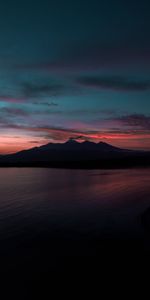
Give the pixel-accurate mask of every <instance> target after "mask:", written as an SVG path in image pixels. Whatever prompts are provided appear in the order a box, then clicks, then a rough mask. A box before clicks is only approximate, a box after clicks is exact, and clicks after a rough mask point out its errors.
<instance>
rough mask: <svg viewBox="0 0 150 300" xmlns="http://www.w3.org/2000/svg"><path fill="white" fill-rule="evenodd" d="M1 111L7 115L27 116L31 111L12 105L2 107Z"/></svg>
mask: <svg viewBox="0 0 150 300" xmlns="http://www.w3.org/2000/svg"><path fill="white" fill-rule="evenodd" d="M0 113H4V114H6V115H12V116H23V117H26V116H28V115H29V112H27V111H25V110H23V109H20V108H12V107H3V108H1V109H0Z"/></svg>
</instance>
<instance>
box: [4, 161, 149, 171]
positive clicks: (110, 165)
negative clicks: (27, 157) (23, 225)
mask: <svg viewBox="0 0 150 300" xmlns="http://www.w3.org/2000/svg"><path fill="white" fill-rule="evenodd" d="M0 168H55V169H83V170H86V169H87V170H88V169H89V170H91V169H93V170H94V169H95V170H96V169H99V170H100V169H106V170H107V169H112V170H115V169H132V168H150V161H146V160H144V161H143V160H140V161H135V160H134V159H129V160H126V159H124V160H107V161H105V160H102V161H88V162H87V161H71V162H70V161H68V162H66V161H65V162H1V163H0Z"/></svg>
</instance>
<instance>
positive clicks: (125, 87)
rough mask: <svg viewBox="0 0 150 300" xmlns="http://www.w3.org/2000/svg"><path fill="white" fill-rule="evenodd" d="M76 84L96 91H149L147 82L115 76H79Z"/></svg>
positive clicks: (149, 86)
mask: <svg viewBox="0 0 150 300" xmlns="http://www.w3.org/2000/svg"><path fill="white" fill-rule="evenodd" d="M76 82H77V83H79V84H81V85H83V86H85V87H92V88H98V89H111V90H115V91H116V90H118V91H128V92H129V91H139V92H142V91H146V90H149V89H150V82H149V81H136V80H130V79H128V78H124V77H115V76H104V77H102V76H101V77H100V76H80V77H79V78H77V80H76Z"/></svg>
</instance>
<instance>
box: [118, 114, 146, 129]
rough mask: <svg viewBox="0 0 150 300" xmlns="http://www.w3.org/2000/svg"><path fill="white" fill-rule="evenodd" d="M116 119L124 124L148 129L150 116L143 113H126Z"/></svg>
mask: <svg viewBox="0 0 150 300" xmlns="http://www.w3.org/2000/svg"><path fill="white" fill-rule="evenodd" d="M118 120H120V121H121V123H122V124H123V125H126V126H131V127H134V128H141V129H144V130H150V116H146V115H144V114H132V115H126V116H122V117H120V118H119V119H118Z"/></svg>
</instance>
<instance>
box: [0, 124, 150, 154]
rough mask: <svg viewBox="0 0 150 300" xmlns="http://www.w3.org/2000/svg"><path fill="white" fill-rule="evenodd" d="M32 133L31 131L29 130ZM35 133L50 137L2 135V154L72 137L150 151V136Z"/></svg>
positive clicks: (62, 132) (49, 131)
mask: <svg viewBox="0 0 150 300" xmlns="http://www.w3.org/2000/svg"><path fill="white" fill-rule="evenodd" d="M28 130H29V131H30V132H31V129H30V128H29V129H28ZM32 131H33V132H41V133H42V132H45V133H46V134H49V136H50V137H46V138H45V139H44V138H42V137H40V138H39V137H37V136H36V137H35V136H34V137H33V136H28V135H24V134H23V135H18V136H13V135H9V136H8V135H4V136H3V135H2V136H1V137H0V154H9V153H15V152H18V151H21V150H26V149H30V148H33V147H38V146H41V145H43V144H47V143H49V142H53V143H59V142H60V143H62V142H65V141H66V140H68V139H69V138H70V137H73V138H74V139H76V137H78V136H83V138H82V139H79V141H83V140H86V139H88V140H91V141H93V142H96V143H97V142H100V141H103V142H106V143H109V144H112V145H113V146H116V147H120V148H126V149H141V150H142V149H143V150H150V134H148V133H145V134H138V133H136V134H131V133H117V134H116V133H109V132H108V133H107V132H105V131H104V132H101V133H94V134H89V133H83V132H79V131H74V130H72V131H71V130H65V129H62V130H61V129H47V128H40V129H39V128H34V129H32Z"/></svg>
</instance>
